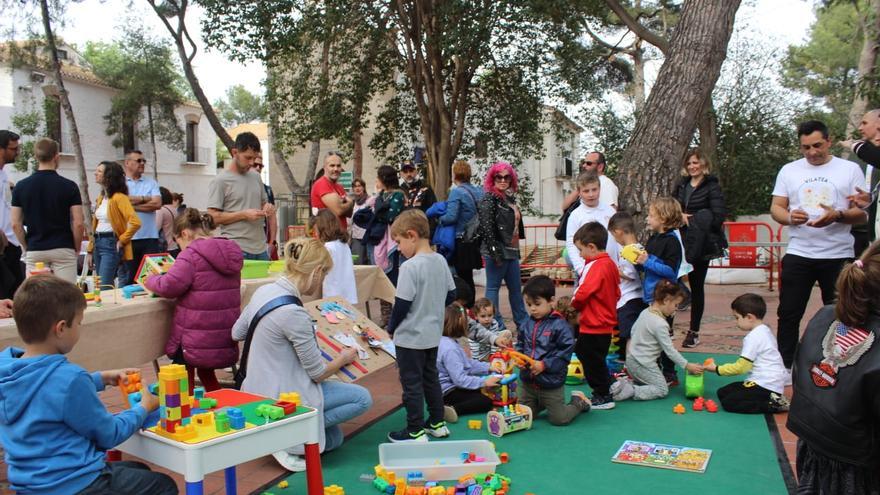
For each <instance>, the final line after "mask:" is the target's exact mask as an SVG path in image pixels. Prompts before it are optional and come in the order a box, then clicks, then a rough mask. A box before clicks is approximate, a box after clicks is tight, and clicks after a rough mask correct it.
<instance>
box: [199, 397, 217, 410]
mask: <svg viewBox="0 0 880 495" xmlns="http://www.w3.org/2000/svg"><path fill="white" fill-rule="evenodd" d="M215 407H217V399H212V398H210V397H206V398H204V399H199V409H213V408H215Z"/></svg>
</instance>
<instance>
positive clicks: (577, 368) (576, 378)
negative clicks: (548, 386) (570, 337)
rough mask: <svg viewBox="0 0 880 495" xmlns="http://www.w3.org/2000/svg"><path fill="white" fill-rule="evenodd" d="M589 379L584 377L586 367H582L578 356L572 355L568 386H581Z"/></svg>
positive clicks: (567, 376) (567, 380)
mask: <svg viewBox="0 0 880 495" xmlns="http://www.w3.org/2000/svg"><path fill="white" fill-rule="evenodd" d="M586 379H587V377H586V376H584V367H583V366H582V365H581V360H580V359H578V358H577V356H575V355H572V356H571V361H569V362H568V374H567V375H566V377H565V384H566V385H580V384H581V383H584V380H586Z"/></svg>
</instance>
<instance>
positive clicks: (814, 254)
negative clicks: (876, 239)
mask: <svg viewBox="0 0 880 495" xmlns="http://www.w3.org/2000/svg"><path fill="white" fill-rule="evenodd" d="M856 187H858V188H860V189H862V190H864V189H865V188H866V187H865V174H864V173H862V170H861V169H860V168H859V166H858V165H857V164H856V163H854V162H851V161H849V160H844V159H842V158H837V157H836V156H835V157H831V161H829V162H828V163H826V164H824V165H810V164H809V163H808V162H807V160H806V158H801V159H800V160H795V161H793V162H791V163H789V164H786V165H785V166H784V167H782V170H780V171H779V174H778V175H777V176H776V186H775V187H774V188H773V196H781V197H784V198H788V207H789V210H794V209H796V208H800V209H802V210H804V211H806V212H807V214H808V215H809V216H810V219H811V220H813V219H816V218H819V217H820V216H821V215H822V214H823V213H824V210H823V209H822V207H821V206H820V205H827V206H831V207H832V208H834V209H836V210H845V209H847V208H849V201H847V199H846V197H847V196H849V195H851V194H854V193H855V192H856ZM788 232H789V241H788V248H787V249H786V252H787V253H791V254H795V255H797V256H803V257H804V258H811V259H838V258H852V257H853V237H852V234H850V226H849V225H847V224H843V223H837V222H835V223H832V224H831V225H826V226H825V227H822V228H816V227H810V226H808V225H789V226H788Z"/></svg>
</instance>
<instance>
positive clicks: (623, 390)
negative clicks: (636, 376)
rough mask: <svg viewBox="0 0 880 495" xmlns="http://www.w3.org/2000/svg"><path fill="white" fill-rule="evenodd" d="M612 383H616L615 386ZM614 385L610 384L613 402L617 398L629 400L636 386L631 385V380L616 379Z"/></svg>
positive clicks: (634, 393)
mask: <svg viewBox="0 0 880 495" xmlns="http://www.w3.org/2000/svg"><path fill="white" fill-rule="evenodd" d="M614 385H617V387H615V386H614ZM614 385H612V386H611V388H612V390H611V397H612V398H613V399H614V400H615V402H616V401H619V400H629V399H632V398H633V396H635V395H636V387H635V385H633V382H632V380H629V379H627V380H618V381H617V383H615V384H614Z"/></svg>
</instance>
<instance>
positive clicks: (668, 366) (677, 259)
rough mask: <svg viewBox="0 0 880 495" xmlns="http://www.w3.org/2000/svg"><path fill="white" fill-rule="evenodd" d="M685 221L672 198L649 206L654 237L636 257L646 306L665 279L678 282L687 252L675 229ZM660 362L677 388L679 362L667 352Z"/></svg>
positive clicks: (668, 381) (678, 206) (671, 317)
mask: <svg viewBox="0 0 880 495" xmlns="http://www.w3.org/2000/svg"><path fill="white" fill-rule="evenodd" d="M681 218H682V213H681V206H680V205H679V204H678V201H676V200H674V199H672V198H668V197H662V198H657V199H655V200H654V201H653V202H651V204H650V205H649V206H648V218H647V224H648V229H650V230H651V231H653V232H654V234H652V235H651V237H650V238H648V242H647V243H645V251H644V252H643V253H642V254H641V255H639V257H638V258H636V268H637V269H641V270H642V271H644V272H645V278H644V282H643V286H642V292H643V294H644V297H645V304H649V305H650V304H651V302H652V301H653V294H654V288H655V287H656V286H657V283H658V282H660V281H661V280H664V279H665V280H669V281H670V282H672V283H677V281H678V274H679V273H678V272H679V268H680V266H681V262H682V251H683V249H682V246H681V241H679V240H678V236H677V235H676V232H675V229H677V228H678V227H679V226H680V225H681ZM683 297H684V296H683V295H682V298H683ZM673 316H674V313H670V314H669V319H668V323H669V336H670V337H672V319H673ZM660 361H661V365H662V367H663V375H664V376H666V381H667V383H669V385H677V384H678V376H677V374H676V372H675V363H673V362H672V361H670V360H669V358H668V357H667V356H666V354H665V353H663V354H661V355H660Z"/></svg>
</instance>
